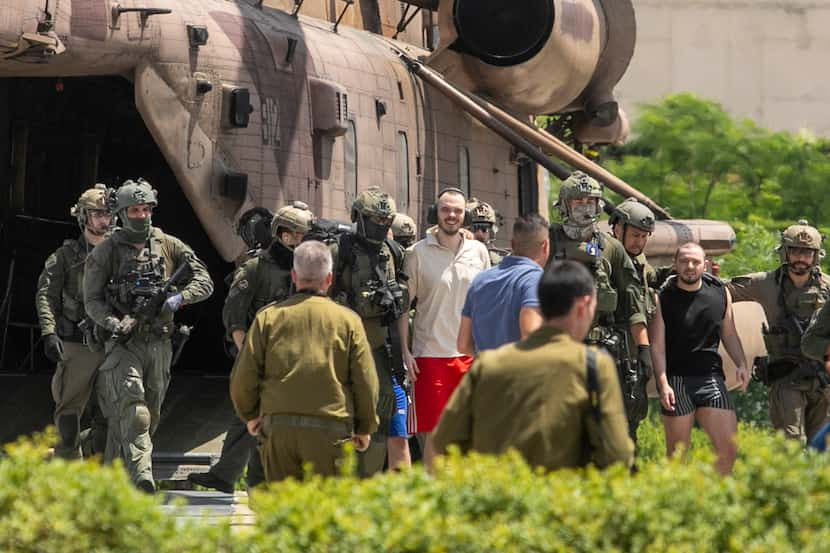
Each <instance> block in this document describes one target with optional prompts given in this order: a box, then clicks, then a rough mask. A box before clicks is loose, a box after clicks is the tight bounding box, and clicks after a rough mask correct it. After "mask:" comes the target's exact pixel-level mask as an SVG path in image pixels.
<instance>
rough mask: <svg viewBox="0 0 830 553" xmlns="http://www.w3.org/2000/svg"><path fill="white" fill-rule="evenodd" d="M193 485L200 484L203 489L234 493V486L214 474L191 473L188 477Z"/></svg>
mask: <svg viewBox="0 0 830 553" xmlns="http://www.w3.org/2000/svg"><path fill="white" fill-rule="evenodd" d="M187 480H188V481H189V482H190V483H191V484H198V485H199V486H202V487H203V488H211V489H213V490H218V491H220V492H224V493H233V484H231V483H230V482H225V481H224V480H222V479H221V478H219V477H218V476H216V475H215V474H213V473H212V472H210V471H208V472H191V473H190V474H188V475H187Z"/></svg>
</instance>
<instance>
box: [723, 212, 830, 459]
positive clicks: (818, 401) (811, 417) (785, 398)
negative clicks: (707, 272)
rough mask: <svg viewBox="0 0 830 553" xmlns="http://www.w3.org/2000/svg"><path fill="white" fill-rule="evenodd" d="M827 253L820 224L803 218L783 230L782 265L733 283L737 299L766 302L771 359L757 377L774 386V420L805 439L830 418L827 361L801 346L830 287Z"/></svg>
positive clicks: (766, 337)
mask: <svg viewBox="0 0 830 553" xmlns="http://www.w3.org/2000/svg"><path fill="white" fill-rule="evenodd" d="M823 255H824V251H823V250H822V249H821V235H820V234H819V232H818V230H816V229H815V228H814V227H811V226H809V225H808V224H807V221H798V224H795V225H792V226H789V227H787V229H786V230H784V232H783V233H782V234H781V244H780V245H779V246H778V256H779V257H780V259H781V266H780V267H778V268H777V269H775V270H774V271H769V272H766V273H752V274H749V275H744V276H739V277H735V278H733V279H732V280H731V281H730V282H729V283H728V284H727V286H728V288H729V291H730V293H731V294H732V300H733V301H736V302H738V301H755V302H758V303H760V304H761V307H763V308H764V314H765V315H766V317H767V325H764V326H763V327H762V329H761V330H762V334H763V338H764V344H765V345H766V347H767V354H768V355H769V363H768V365H767V370H766V374H764V371H763V370H760V371H758V374H756V378H760V379H761V380H762V382H764V384H766V385H768V386H769V387H770V391H769V415H770V421H771V422H772V425H773V426H774V427H775V428H777V429H778V430H781V431H783V432H784V434H785V435H786V436H787V437H788V438H793V439H796V440H800V441H801V442H802V443H804V442H805V441H806V440H809V439H810V438H811V437H812V436H813V434H815V433H816V432H817V431H818V429H819V428H821V427H822V425H824V423H825V422H827V421H828V420H830V417H828V415H829V414H830V412H829V410H830V388H828V387H827V384H828V382H827V375H826V373H825V372H824V367H823V366H822V363H820V362H816V361H814V360H812V359H809V358H808V357H806V356H805V355H804V354H802V352H801V341H802V337H803V336H804V331H805V330H806V328H807V326H808V325H809V323H810V319H811V317H812V316H813V314H814V313H816V312H817V311H818V310H819V309H820V308H821V307H822V305H824V304H825V302H826V301H827V296H828V293H830V277H828V275H826V274H825V273H823V272H822V271H821V269H820V268H819V261H820V260H821V258H822V256H823ZM805 339H806V340H807V341H808V344H809V343H810V342H809V338H805ZM805 351H807V352H808V355H810V356H811V357H815V358H816V359H821V358H822V357H823V355H824V351H823V350H822V351H821V352H820V353H819V352H815V351H812V350H811V348H810V347H807V348H806V349H805ZM813 353H819V355H817V356H815V355H813ZM761 368H762V369H763V366H762V367H761Z"/></svg>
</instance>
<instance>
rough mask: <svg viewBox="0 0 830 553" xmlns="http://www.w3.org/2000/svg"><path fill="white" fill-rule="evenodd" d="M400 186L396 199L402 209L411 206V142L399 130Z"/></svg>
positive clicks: (398, 161)
mask: <svg viewBox="0 0 830 553" xmlns="http://www.w3.org/2000/svg"><path fill="white" fill-rule="evenodd" d="M397 167H398V181H397V182H398V186H397V191H396V192H397V194H396V196H397V197H396V198H395V200H396V201H397V202H398V206H399V207H401V208H402V209H404V210H405V209H406V208H408V207H409V144H408V142H407V140H406V133H405V132H403V131H399V132H398V159H397Z"/></svg>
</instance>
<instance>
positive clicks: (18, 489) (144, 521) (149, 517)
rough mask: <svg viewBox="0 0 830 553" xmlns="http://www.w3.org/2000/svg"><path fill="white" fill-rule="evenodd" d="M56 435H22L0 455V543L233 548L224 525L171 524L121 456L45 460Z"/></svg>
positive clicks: (98, 548) (42, 547)
mask: <svg viewBox="0 0 830 553" xmlns="http://www.w3.org/2000/svg"><path fill="white" fill-rule="evenodd" d="M49 443H54V435H47V436H39V437H37V438H36V439H35V440H34V441H31V440H29V439H23V440H21V441H19V442H17V443H15V444H12V445H9V446H7V447H6V455H5V457H3V458H2V459H0V551H4V552H9V553H17V552H20V553H24V552H38V553H52V552H54V553H74V552H77V553H89V552H109V551H119V552H120V551H124V552H127V551H136V552H138V551H153V552H171V553H173V552H176V553H180V552H182V551H188V552H196V553H198V552H204V553H213V552H216V551H231V549H230V545H229V544H230V539H229V538H230V532H229V529H228V527H227V526H222V525H216V526H213V527H210V528H202V527H197V526H195V525H192V524H177V523H176V521H175V520H174V519H173V518H171V517H169V516H167V515H165V514H164V513H162V510H161V509H160V508H159V502H160V499H159V498H158V497H150V496H148V495H145V494H142V493H141V492H139V491H137V490H136V489H135V488H134V487H133V485H132V484H131V483H130V482H129V480H128V478H127V476H126V473H125V471H124V469H123V468H122V467H121V465H120V464H118V465H116V466H112V467H101V466H99V465H98V464H97V463H96V462H85V463H80V462H68V461H64V460H62V459H52V460H51V461H49V462H44V457H45V455H46V450H47V444H49Z"/></svg>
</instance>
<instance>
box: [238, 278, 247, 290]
mask: <svg viewBox="0 0 830 553" xmlns="http://www.w3.org/2000/svg"><path fill="white" fill-rule="evenodd" d="M236 286H237V288H239V289H240V290H247V289H248V279H246V278H243V279H242V280H240V281H239V282H237V283H236Z"/></svg>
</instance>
